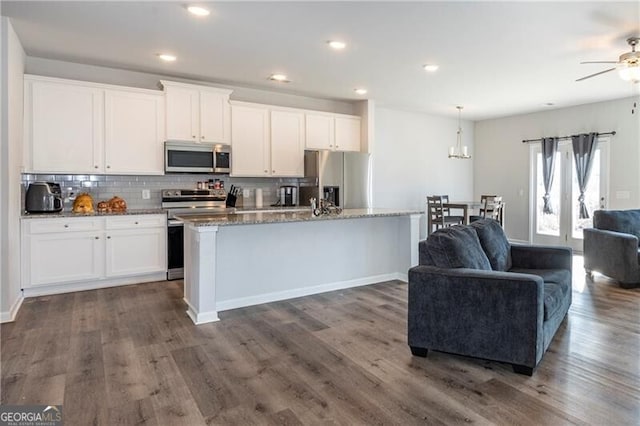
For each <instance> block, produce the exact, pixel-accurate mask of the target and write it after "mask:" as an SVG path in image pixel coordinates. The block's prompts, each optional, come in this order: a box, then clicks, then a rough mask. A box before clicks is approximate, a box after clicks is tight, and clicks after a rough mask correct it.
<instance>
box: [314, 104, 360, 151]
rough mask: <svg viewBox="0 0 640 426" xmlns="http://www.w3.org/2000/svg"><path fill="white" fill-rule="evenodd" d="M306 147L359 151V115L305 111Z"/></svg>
mask: <svg viewBox="0 0 640 426" xmlns="http://www.w3.org/2000/svg"><path fill="white" fill-rule="evenodd" d="M305 122H306V144H305V147H306V149H324V150H331V151H360V117H356V116H348V115H341V114H331V113H320V112H307V113H306V114H305Z"/></svg>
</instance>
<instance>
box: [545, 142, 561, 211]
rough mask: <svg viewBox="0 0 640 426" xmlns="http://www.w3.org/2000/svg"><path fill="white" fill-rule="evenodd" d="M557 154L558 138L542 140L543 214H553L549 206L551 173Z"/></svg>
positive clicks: (551, 183) (551, 182) (551, 184)
mask: <svg viewBox="0 0 640 426" xmlns="http://www.w3.org/2000/svg"><path fill="white" fill-rule="evenodd" d="M556 152H558V138H542V178H543V180H544V197H542V199H543V200H544V208H543V209H542V212H543V213H544V214H553V208H552V206H551V195H549V193H550V192H551V187H552V186H553V172H554V170H555V165H556Z"/></svg>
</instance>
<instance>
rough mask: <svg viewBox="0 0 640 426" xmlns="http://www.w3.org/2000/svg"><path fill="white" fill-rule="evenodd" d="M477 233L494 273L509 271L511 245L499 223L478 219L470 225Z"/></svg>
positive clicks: (492, 220)
mask: <svg viewBox="0 0 640 426" xmlns="http://www.w3.org/2000/svg"><path fill="white" fill-rule="evenodd" d="M471 226H473V227H474V228H475V229H476V232H477V233H478V239H479V240H480V245H482V249H483V250H484V253H485V254H486V255H487V258H488V259H489V263H491V268H492V269H493V270H494V271H508V270H509V269H511V245H510V244H509V241H508V240H507V236H506V235H505V234H504V230H503V229H502V226H500V222H498V221H497V220H494V219H480V220H477V221H475V222H473V223H472V224H471Z"/></svg>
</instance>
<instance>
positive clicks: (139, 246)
mask: <svg viewBox="0 0 640 426" xmlns="http://www.w3.org/2000/svg"><path fill="white" fill-rule="evenodd" d="M166 259H167V230H166V228H165V227H162V228H142V229H128V230H110V231H107V232H106V276H107V277H123V276H131V275H141V274H149V273H154V272H164V271H166V270H167V260H166Z"/></svg>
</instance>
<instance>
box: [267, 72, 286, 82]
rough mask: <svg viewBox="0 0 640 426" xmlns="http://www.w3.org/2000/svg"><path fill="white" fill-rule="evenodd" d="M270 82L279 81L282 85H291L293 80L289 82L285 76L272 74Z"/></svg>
mask: <svg viewBox="0 0 640 426" xmlns="http://www.w3.org/2000/svg"><path fill="white" fill-rule="evenodd" d="M269 80H272V81H278V82H280V83H291V80H289V79H288V78H287V76H286V75H284V74H271V77H269Z"/></svg>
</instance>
